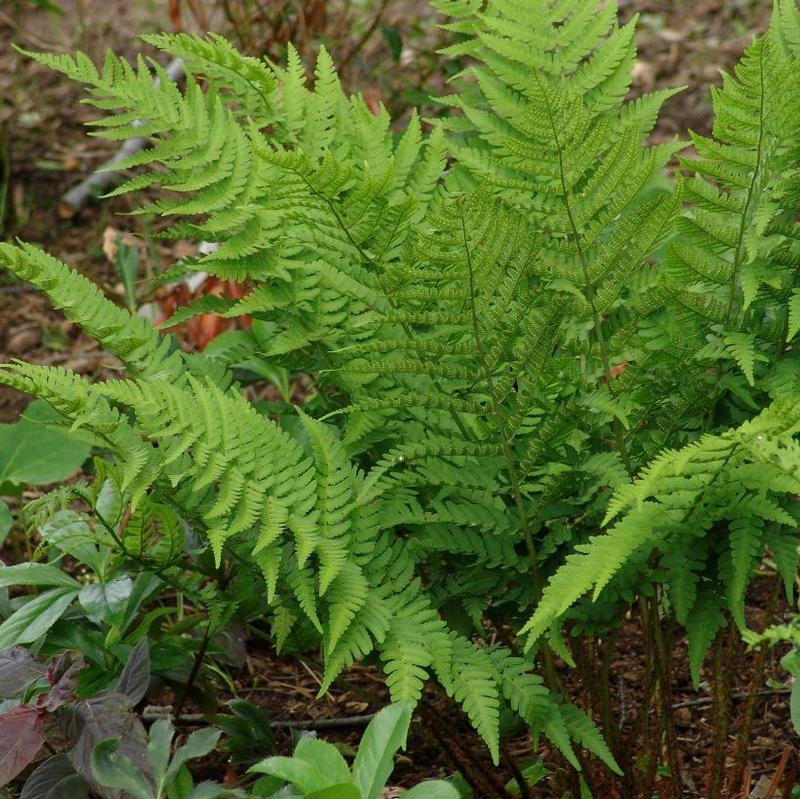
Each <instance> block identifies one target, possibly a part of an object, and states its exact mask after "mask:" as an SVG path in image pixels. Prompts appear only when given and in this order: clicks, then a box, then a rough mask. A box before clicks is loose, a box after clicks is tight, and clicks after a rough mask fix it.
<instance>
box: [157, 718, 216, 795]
mask: <svg viewBox="0 0 800 799" xmlns="http://www.w3.org/2000/svg"><path fill="white" fill-rule="evenodd" d="M221 734H222V732H221V730H214V729H211V728H209V729H207V730H197V731H196V732H193V733H192V734H191V735H190V736H189V738H188V739H187V740H186V743H185V744H184V745H183V746H182V747H180V749H178V751H177V752H175V756H174V757H173V758H172V761H171V762H170V764H169V768H168V769H167V776H166V782H167V783H170V782H172V780H173V779H175V777H176V776H177V774H178V772H179V771H180V769H181V767H182V766H183V765H184V763H186V762H188V761H189V760H194V759H195V758H198V757H205V755H207V754H208V753H209V752H210V751H211V750H212V749H213V748H214V747H215V746H216V745H217V741H218V740H219V736H220V735H221Z"/></svg>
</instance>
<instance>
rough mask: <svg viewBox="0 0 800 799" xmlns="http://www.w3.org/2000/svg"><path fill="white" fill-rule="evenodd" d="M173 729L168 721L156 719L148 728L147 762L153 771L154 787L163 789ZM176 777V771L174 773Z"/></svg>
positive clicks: (173, 733)
mask: <svg viewBox="0 0 800 799" xmlns="http://www.w3.org/2000/svg"><path fill="white" fill-rule="evenodd" d="M174 735H175V728H174V727H173V726H172V722H170V721H169V719H158V721H155V722H153V726H152V727H150V740H149V741H148V742H147V762H148V763H149V764H150V766H151V767H152V769H153V776H154V777H155V780H156V785H158V786H159V788H163V787H164V784H165V783H166V775H167V766H168V764H169V756H170V752H171V751H172V738H173V736H174ZM175 776H177V771H176V773H175Z"/></svg>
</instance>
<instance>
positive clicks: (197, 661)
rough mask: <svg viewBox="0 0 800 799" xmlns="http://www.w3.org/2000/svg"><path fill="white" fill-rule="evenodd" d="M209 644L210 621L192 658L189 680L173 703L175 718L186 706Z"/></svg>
mask: <svg viewBox="0 0 800 799" xmlns="http://www.w3.org/2000/svg"><path fill="white" fill-rule="evenodd" d="M210 642H211V621H208V622H206V631H205V633H204V634H203V640H202V641H201V642H200V648H199V649H198V650H197V654H196V655H195V656H194V663H192V670H191V672H190V673H189V679H188V680H186V682H185V683H184V685H183V687H182V689H181V692H180V695H179V696H178V699H177V701H176V702H175V716H176V717H178V716H180V714H181V712H182V711H183V706H184V705H185V704H186V697H187V695H188V693H189V691H190V690H191V689H192V688H193V687H194V683H195V681H196V680H197V675H198V674H199V673H200V667H201V666H202V665H203V658H205V656H206V652H207V651H208V645H209V643H210Z"/></svg>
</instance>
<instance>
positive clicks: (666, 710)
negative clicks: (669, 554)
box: [649, 595, 683, 799]
mask: <svg viewBox="0 0 800 799" xmlns="http://www.w3.org/2000/svg"><path fill="white" fill-rule="evenodd" d="M649 604H650V606H651V608H652V610H651V618H652V626H653V641H654V643H655V650H656V652H655V654H656V664H657V672H658V694H659V698H660V700H661V720H662V725H663V732H664V746H665V749H666V755H667V766H668V768H669V776H670V781H671V783H672V794H673V796H675V797H676V799H677V797H680V796H681V794H682V793H683V788H682V785H681V765H680V758H679V754H678V737H677V735H676V734H675V724H674V719H673V716H672V657H671V653H672V648H671V647H670V646H669V639H671V638H672V636H671V635H670V634H669V633H668V635H667V637H666V638H665V636H664V629H663V625H662V622H661V616H660V614H659V610H658V596H657V595H656V596H653V597H651V598H650V602H649Z"/></svg>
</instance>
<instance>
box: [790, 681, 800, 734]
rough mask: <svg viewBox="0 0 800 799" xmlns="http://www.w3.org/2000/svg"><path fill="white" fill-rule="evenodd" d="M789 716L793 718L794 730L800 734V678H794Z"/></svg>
mask: <svg viewBox="0 0 800 799" xmlns="http://www.w3.org/2000/svg"><path fill="white" fill-rule="evenodd" d="M789 717H790V718H791V720H792V727H794V731H795V732H796V733H797V734H798V735H800V680H798V679H797V677H795V678H794V679H793V680H792V691H791V694H790V695H789Z"/></svg>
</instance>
